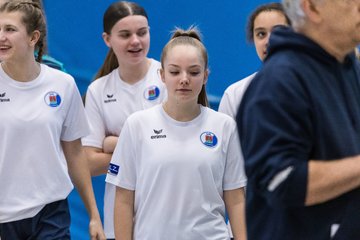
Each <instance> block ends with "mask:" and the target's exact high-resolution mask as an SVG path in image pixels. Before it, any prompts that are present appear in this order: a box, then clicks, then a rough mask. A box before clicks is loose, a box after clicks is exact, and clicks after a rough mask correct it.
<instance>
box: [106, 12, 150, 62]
mask: <svg viewBox="0 0 360 240" xmlns="http://www.w3.org/2000/svg"><path fill="white" fill-rule="evenodd" d="M103 38H104V41H105V43H106V45H107V46H108V47H110V48H112V49H113V51H114V53H115V55H116V57H117V59H118V62H119V65H124V64H125V65H128V64H130V65H132V64H139V63H140V62H142V61H143V60H145V58H146V56H147V54H148V52H149V47H150V34H149V25H148V20H147V19H146V18H145V17H144V16H140V15H131V16H127V17H124V18H122V19H121V20H119V21H118V22H117V23H116V24H115V25H114V26H113V27H112V29H111V32H110V34H107V33H103Z"/></svg>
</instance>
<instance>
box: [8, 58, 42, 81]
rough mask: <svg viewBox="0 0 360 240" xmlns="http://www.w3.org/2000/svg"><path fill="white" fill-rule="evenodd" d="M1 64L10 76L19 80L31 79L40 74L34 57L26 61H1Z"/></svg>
mask: <svg viewBox="0 0 360 240" xmlns="http://www.w3.org/2000/svg"><path fill="white" fill-rule="evenodd" d="M1 66H2V68H3V70H4V72H5V73H6V74H7V75H8V76H9V77H10V78H12V79H13V80H15V81H19V82H29V81H32V80H34V79H35V78H37V77H38V76H39V74H40V64H39V63H38V62H36V61H35V59H33V60H31V61H27V62H20V61H17V62H10V61H5V62H2V63H1Z"/></svg>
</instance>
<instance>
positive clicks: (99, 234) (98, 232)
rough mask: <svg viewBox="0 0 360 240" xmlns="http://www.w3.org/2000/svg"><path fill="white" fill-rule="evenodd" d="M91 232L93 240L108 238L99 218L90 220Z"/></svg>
mask: <svg viewBox="0 0 360 240" xmlns="http://www.w3.org/2000/svg"><path fill="white" fill-rule="evenodd" d="M89 233H90V239H91V240H106V237H105V233H104V230H103V227H102V224H101V221H100V219H99V220H90V223H89Z"/></svg>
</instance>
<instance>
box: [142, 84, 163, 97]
mask: <svg viewBox="0 0 360 240" xmlns="http://www.w3.org/2000/svg"><path fill="white" fill-rule="evenodd" d="M159 95H160V89H159V88H158V87H157V86H150V87H148V88H147V89H145V91H144V97H145V99H146V100H149V101H153V100H155V99H157V98H158V97H159Z"/></svg>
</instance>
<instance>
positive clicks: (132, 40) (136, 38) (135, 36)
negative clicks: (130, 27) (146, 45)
mask: <svg viewBox="0 0 360 240" xmlns="http://www.w3.org/2000/svg"><path fill="white" fill-rule="evenodd" d="M130 40H131V44H133V45H136V44H138V43H139V42H140V40H139V37H138V36H137V35H136V34H133V35H132V36H131V39H130Z"/></svg>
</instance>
